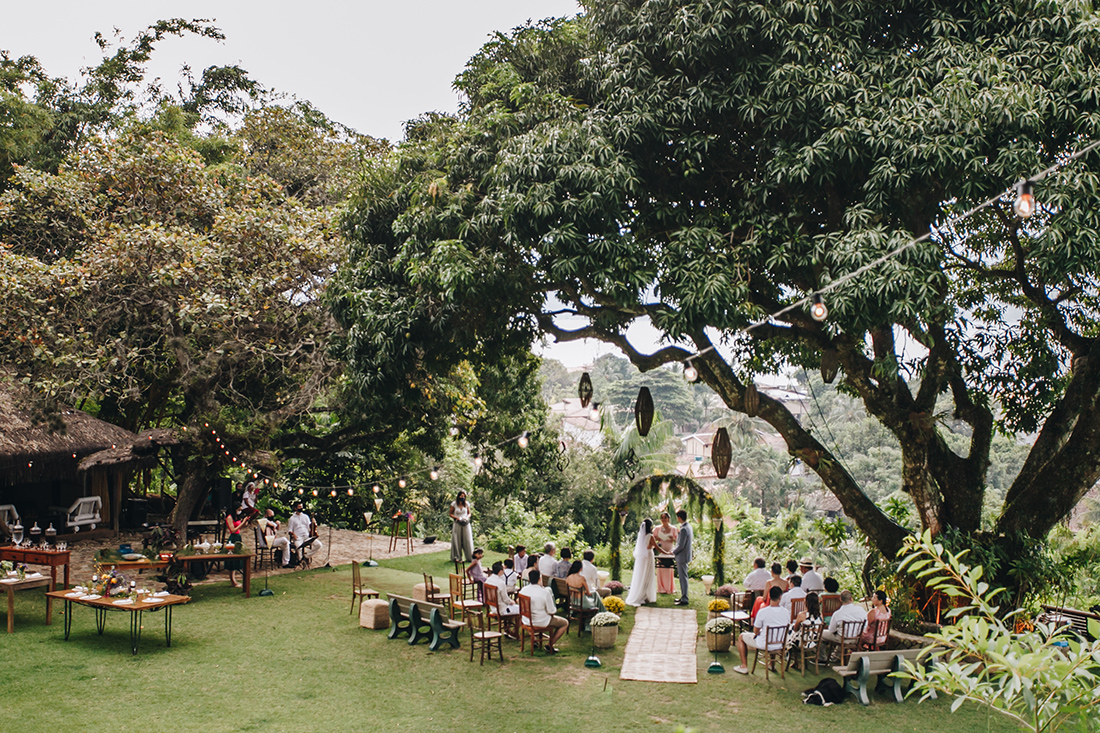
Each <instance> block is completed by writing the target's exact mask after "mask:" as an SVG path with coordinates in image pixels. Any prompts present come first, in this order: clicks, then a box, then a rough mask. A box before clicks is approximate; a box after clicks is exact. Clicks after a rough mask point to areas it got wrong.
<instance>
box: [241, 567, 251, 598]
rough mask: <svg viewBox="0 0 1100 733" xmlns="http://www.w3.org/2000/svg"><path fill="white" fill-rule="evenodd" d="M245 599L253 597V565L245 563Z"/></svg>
mask: <svg viewBox="0 0 1100 733" xmlns="http://www.w3.org/2000/svg"><path fill="white" fill-rule="evenodd" d="M243 585H244V597H245V598H251V597H252V563H250V562H249V561H248V560H245V561H244V583H243Z"/></svg>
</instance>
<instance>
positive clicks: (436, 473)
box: [428, 466, 439, 481]
mask: <svg viewBox="0 0 1100 733" xmlns="http://www.w3.org/2000/svg"><path fill="white" fill-rule="evenodd" d="M428 476H429V477H430V478H431V479H432V481H436V480H437V479H439V466H436V467H435V468H433V469H432V470H431V471H429V472H428Z"/></svg>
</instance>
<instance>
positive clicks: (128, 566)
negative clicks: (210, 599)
mask: <svg viewBox="0 0 1100 733" xmlns="http://www.w3.org/2000/svg"><path fill="white" fill-rule="evenodd" d="M225 560H244V568H243V569H242V570H241V573H242V575H243V582H242V583H241V586H242V587H243V589H244V597H245V598H251V597H252V562H251V561H252V553H250V552H242V553H240V554H225V553H210V554H208V555H176V556H175V558H174V559H172V560H119V561H118V562H111V563H108V562H103V563H101V564H102V565H114V566H115V567H116V568H118V569H119V570H146V569H148V570H159V569H162V568H166V567H168V566H169V565H170V564H171V563H173V562H180V563H183V564H184V565H190V564H191V563H195V562H224V561H225Z"/></svg>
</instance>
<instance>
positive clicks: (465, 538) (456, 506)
mask: <svg viewBox="0 0 1100 733" xmlns="http://www.w3.org/2000/svg"><path fill="white" fill-rule="evenodd" d="M447 515H448V516H450V518H451V522H453V524H452V525H451V560H452V561H453V562H461V563H469V562H471V561H472V560H473V559H474V531H473V529H471V528H470V505H469V504H468V503H467V502H466V492H465V491H460V492H458V496H457V497H456V498H455V500H454V501H453V502H451V509H450V511H448V512H447Z"/></svg>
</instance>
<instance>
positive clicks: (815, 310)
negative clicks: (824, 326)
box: [810, 293, 829, 321]
mask: <svg viewBox="0 0 1100 733" xmlns="http://www.w3.org/2000/svg"><path fill="white" fill-rule="evenodd" d="M828 315H829V309H828V308H827V307H826V306H825V301H824V300H823V299H822V298H821V293H814V295H813V298H812V299H811V304H810V317H811V318H813V319H814V320H815V321H824V320H825V318H826V316H828Z"/></svg>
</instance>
